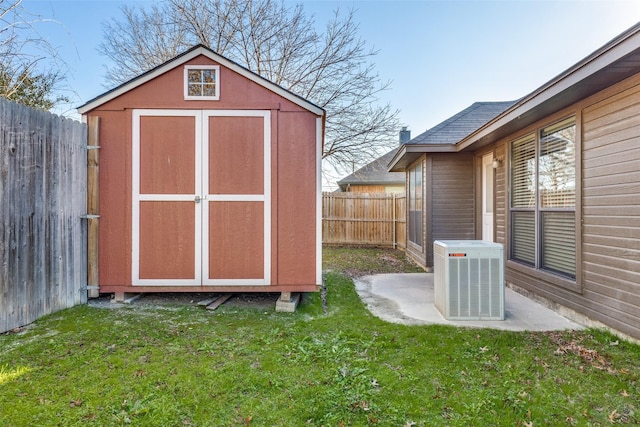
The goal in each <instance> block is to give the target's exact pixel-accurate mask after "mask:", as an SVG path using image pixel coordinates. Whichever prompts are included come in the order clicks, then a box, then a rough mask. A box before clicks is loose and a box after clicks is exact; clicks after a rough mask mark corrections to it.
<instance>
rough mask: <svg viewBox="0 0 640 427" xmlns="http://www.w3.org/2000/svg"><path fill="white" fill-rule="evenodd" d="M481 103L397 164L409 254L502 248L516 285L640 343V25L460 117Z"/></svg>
mask: <svg viewBox="0 0 640 427" xmlns="http://www.w3.org/2000/svg"><path fill="white" fill-rule="evenodd" d="M482 104H483V103H481V105H476V104H474V106H475V108H473V109H472V110H469V109H467V110H465V111H463V112H461V113H460V114H459V115H456V116H454V117H452V118H451V119H449V120H448V121H445V122H443V123H442V124H441V125H438V126H436V127H435V128H434V129H432V130H431V131H428V132H426V133H425V134H423V135H420V136H418V137H416V138H414V139H413V140H412V141H410V142H409V143H407V144H404V145H403V146H402V147H401V148H400V149H399V150H398V152H397V153H396V155H395V156H394V158H393V159H392V160H391V162H390V164H389V168H390V170H391V171H396V172H399V171H404V172H405V173H406V174H407V176H408V179H407V181H408V184H407V194H408V198H409V201H408V204H409V206H410V208H409V209H408V211H409V213H408V215H407V216H408V218H407V220H408V224H409V226H408V228H407V230H408V231H407V240H408V244H407V247H408V250H407V253H408V254H409V256H411V257H412V258H413V259H414V260H416V261H417V262H419V263H420V264H422V265H424V266H431V265H433V253H432V247H433V242H434V240H437V239H484V240H489V241H495V242H498V243H501V244H503V245H504V247H505V258H506V261H505V281H506V283H507V284H508V285H509V286H511V287H513V288H514V289H516V290H519V291H521V292H523V293H525V294H529V295H534V296H536V297H537V298H540V299H542V300H545V301H547V302H548V303H549V304H551V305H555V306H557V307H562V308H563V310H565V312H566V313H572V314H573V315H575V316H576V317H582V318H584V319H589V320H590V321H595V322H597V323H599V324H602V325H606V326H607V327H610V328H613V329H615V330H617V331H619V332H621V333H622V334H626V335H627V336H629V337H633V338H635V339H639V338H640V24H638V25H636V26H634V27H632V28H631V29H629V30H627V31H626V32H624V33H623V34H621V35H620V36H618V37H616V38H615V39H614V40H612V41H611V42H609V43H608V44H606V45H605V46H603V47H602V48H600V49H598V50H597V51H595V52H593V53H592V54H591V55H589V56H588V57H586V58H585V59H583V60H582V61H580V62H578V63H577V64H575V65H574V66H572V67H571V68H569V69H568V70H566V71H564V72H562V73H561V74H559V75H558V76H557V77H555V78H554V79H552V80H551V81H549V82H547V83H545V84H544V85H542V86H541V87H540V88H538V89H536V90H535V91H533V92H531V93H530V94H528V95H526V96H524V97H523V98H521V99H519V100H517V101H516V102H514V103H507V104H504V105H502V106H501V107H500V108H502V107H504V108H503V111H499V110H500V108H496V111H494V113H495V114H490V115H488V116H486V117H485V118H484V119H482V120H480V119H479V121H483V123H480V124H479V125H478V126H471V125H470V126H465V125H462V124H461V123H459V122H460V120H461V119H462V118H464V117H465V116H468V115H469V114H472V115H473V113H474V111H477V109H478V108H483V105H482ZM474 106H472V107H474ZM495 106H496V107H498V105H495ZM472 107H470V108H472ZM456 123H458V125H456ZM474 127H475V129H473V128H474Z"/></svg>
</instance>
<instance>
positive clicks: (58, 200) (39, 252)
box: [0, 99, 87, 333]
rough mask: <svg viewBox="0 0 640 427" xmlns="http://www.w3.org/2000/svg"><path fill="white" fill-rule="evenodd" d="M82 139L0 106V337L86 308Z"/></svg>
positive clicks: (46, 116)
mask: <svg viewBox="0 0 640 427" xmlns="http://www.w3.org/2000/svg"><path fill="white" fill-rule="evenodd" d="M86 139H87V127H86V125H84V124H82V123H80V122H77V121H74V120H70V119H65V118H61V117H58V116H55V115H53V114H50V113H47V112H43V111H37V110H33V109H31V108H28V107H24V106H22V105H18V104H15V103H12V102H8V101H6V100H5V99H0V200H1V206H0V333H1V332H5V331H8V330H11V329H14V328H17V327H20V326H23V325H26V324H28V323H31V322H33V321H34V320H36V319H38V318H39V317H41V316H43V315H45V314H48V313H52V312H54V311H57V310H61V309H64V308H68V307H71V306H74V305H76V304H81V303H84V302H86V298H87V292H86V283H87V267H86V265H87V263H86V239H87V235H86V224H85V220H83V219H82V218H81V217H82V216H83V215H84V214H85V213H86V198H87V194H86V182H87V180H86V167H87V151H86V145H87V142H86Z"/></svg>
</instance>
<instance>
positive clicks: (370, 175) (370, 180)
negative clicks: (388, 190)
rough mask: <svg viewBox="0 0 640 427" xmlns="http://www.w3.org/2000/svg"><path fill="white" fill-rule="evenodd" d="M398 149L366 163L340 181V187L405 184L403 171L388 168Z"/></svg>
mask: <svg viewBox="0 0 640 427" xmlns="http://www.w3.org/2000/svg"><path fill="white" fill-rule="evenodd" d="M397 151H398V149H397V148H395V149H393V150H391V151H389V152H388V153H387V154H384V155H382V156H380V157H378V158H377V159H375V160H374V161H372V162H370V163H368V164H366V165H364V166H363V167H361V168H360V169H358V170H357V171H355V172H354V173H352V174H350V175H347V176H346V177H344V178H342V179H341V180H340V181H338V185H339V186H340V188H343V187H344V186H346V185H393V184H398V185H404V181H405V175H404V173H403V172H389V171H388V170H387V165H388V164H389V162H390V161H391V159H393V156H395V154H396V152H397Z"/></svg>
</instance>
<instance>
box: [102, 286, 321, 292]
mask: <svg viewBox="0 0 640 427" xmlns="http://www.w3.org/2000/svg"><path fill="white" fill-rule="evenodd" d="M319 290H320V285H315V284H309V285H281V286H275V285H271V286H118V285H106V286H100V293H101V294H111V293H115V292H123V293H162V292H232V293H233V292H237V293H242V292H318V291H319Z"/></svg>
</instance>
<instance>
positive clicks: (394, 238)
mask: <svg viewBox="0 0 640 427" xmlns="http://www.w3.org/2000/svg"><path fill="white" fill-rule="evenodd" d="M391 203H392V204H393V206H392V211H393V221H392V222H391V223H392V225H393V249H397V248H398V245H397V243H398V242H397V240H398V239H396V193H391Z"/></svg>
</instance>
